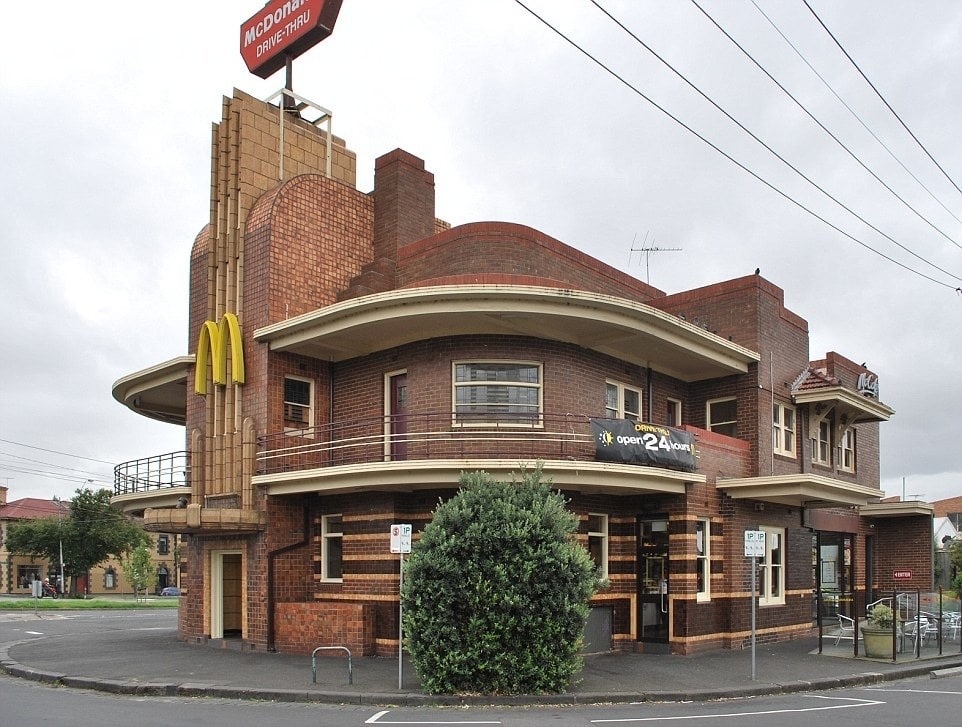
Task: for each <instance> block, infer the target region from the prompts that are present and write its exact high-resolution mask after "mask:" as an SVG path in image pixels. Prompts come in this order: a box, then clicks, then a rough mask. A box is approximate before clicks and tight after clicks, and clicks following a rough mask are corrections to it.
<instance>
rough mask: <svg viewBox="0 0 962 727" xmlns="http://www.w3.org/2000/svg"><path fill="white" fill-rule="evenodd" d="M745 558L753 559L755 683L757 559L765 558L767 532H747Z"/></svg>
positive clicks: (753, 670)
mask: <svg viewBox="0 0 962 727" xmlns="http://www.w3.org/2000/svg"><path fill="white" fill-rule="evenodd" d="M745 557H746V558H750V559H751V561H750V562H751V569H752V681H755V608H756V605H757V603H758V593H757V590H758V589H757V588H756V587H755V585H756V584H755V571H756V566H757V558H764V557H765V531H764V530H746V531H745Z"/></svg>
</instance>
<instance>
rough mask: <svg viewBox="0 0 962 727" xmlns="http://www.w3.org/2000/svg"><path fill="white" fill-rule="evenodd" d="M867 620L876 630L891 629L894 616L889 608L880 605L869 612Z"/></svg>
mask: <svg viewBox="0 0 962 727" xmlns="http://www.w3.org/2000/svg"><path fill="white" fill-rule="evenodd" d="M868 620H869V622H870V623H871V624H872V625H873V626H874V627H875V628H877V629H891V628H892V622H893V621H894V620H895V614H894V613H893V612H892V608H891V607H890V606H886V605H885V604H884V603H880V604H878V605H877V606H876V607H875V608H873V609H872V610H871V612H870V613H869V615H868Z"/></svg>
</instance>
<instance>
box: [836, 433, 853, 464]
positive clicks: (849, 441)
mask: <svg viewBox="0 0 962 727" xmlns="http://www.w3.org/2000/svg"><path fill="white" fill-rule="evenodd" d="M840 449H841V450H842V451H841V457H840V458H839V463H838V468H839V469H840V470H845V471H846V472H854V471H855V430H854V429H853V428H852V427H849V428H848V429H846V430H845V434H843V435H842V443H841V445H840Z"/></svg>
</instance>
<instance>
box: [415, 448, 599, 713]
mask: <svg viewBox="0 0 962 727" xmlns="http://www.w3.org/2000/svg"><path fill="white" fill-rule="evenodd" d="M543 479H544V478H543V475H542V472H541V468H540V466H539V467H538V468H536V469H535V470H528V471H523V472H521V474H520V477H516V478H515V479H514V481H512V482H497V481H495V480H493V479H492V478H491V476H490V475H488V474H487V473H484V472H473V473H463V474H462V475H461V479H460V486H461V487H460V490H459V491H458V493H457V495H455V496H454V497H453V498H452V499H450V500H448V501H447V502H443V503H441V504H439V505H438V508H437V510H436V511H435V513H434V518H433V520H432V521H431V523H430V524H429V525H428V526H427V527H426V528H425V529H424V532H423V533H422V535H421V538H420V540H419V541H418V542H417V543H415V545H414V547H413V549H412V553H411V557H410V560H409V562H408V563H407V564H406V565H405V576H404V578H405V580H404V588H403V592H402V599H403V606H404V629H405V635H406V637H407V646H408V650H409V653H410V655H411V659H412V661H413V663H414V666H415V667H416V668H417V670H418V674H419V675H420V677H421V683H422V685H423V687H424V688H425V689H426V690H427V691H429V692H432V693H436V694H438V693H442V694H450V693H458V692H473V693H487V694H495V693H497V694H525V693H528V694H534V693H545V692H563V691H564V690H565V689H566V688H567V686H568V684H569V682H570V680H571V677H572V675H574V674H575V673H577V672H578V671H580V669H581V666H582V660H581V656H580V647H581V641H582V633H583V629H584V623H585V619H586V617H587V613H588V606H587V602H588V599H589V598H590V597H591V595H592V594H593V592H594V590H595V588H596V585H597V582H598V580H597V575H596V569H595V566H594V563H593V562H592V560H591V558H590V556H589V555H588V552H587V551H586V550H585V549H584V548H583V547H582V546H581V545H580V544H579V543H578V542H577V541H576V539H575V536H574V533H575V532H576V528H577V518H576V517H575V516H574V515H573V514H572V513H570V512H568V511H567V510H566V509H565V502H564V498H563V497H562V496H561V494H560V493H557V492H552V491H551V489H550V488H549V486H548V483H546V482H545V481H543Z"/></svg>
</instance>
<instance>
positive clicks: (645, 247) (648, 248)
mask: <svg viewBox="0 0 962 727" xmlns="http://www.w3.org/2000/svg"><path fill="white" fill-rule="evenodd" d="M648 236H649V233H648V232H645V241H644V242H643V243H642V246H641V247H635V240H637V239H638V233H637V232H636V233H635V236H634V237H633V238H631V248H630V249H629V251H628V266H629V267H631V253H633V252H640V253H642V254H643V255H644V256H645V282H646V283H647V284H648V285H651V274H650V270H649V261H650V259H651V254H652V253H655V252H681V249H682V248H680V247H658V246H657V245H654V244H651V245H649V244H648ZM652 243H654V238H652Z"/></svg>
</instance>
